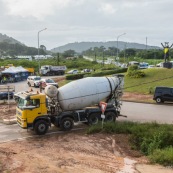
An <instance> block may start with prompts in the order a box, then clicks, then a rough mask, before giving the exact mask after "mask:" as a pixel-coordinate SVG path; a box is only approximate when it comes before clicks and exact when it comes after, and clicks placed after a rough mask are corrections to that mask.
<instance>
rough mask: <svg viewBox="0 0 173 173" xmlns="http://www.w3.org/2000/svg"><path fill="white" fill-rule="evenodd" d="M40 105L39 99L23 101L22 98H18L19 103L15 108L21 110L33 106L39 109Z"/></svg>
mask: <svg viewBox="0 0 173 173" xmlns="http://www.w3.org/2000/svg"><path fill="white" fill-rule="evenodd" d="M39 105H40V100H39V99H28V100H26V99H23V98H19V101H18V103H17V107H18V108H19V109H22V108H24V107H28V106H35V107H39Z"/></svg>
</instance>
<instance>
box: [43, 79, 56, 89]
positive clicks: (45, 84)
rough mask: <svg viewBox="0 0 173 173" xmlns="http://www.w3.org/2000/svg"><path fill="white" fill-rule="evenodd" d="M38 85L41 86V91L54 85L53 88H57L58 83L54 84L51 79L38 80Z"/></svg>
mask: <svg viewBox="0 0 173 173" xmlns="http://www.w3.org/2000/svg"><path fill="white" fill-rule="evenodd" d="M40 85H41V88H42V89H44V88H45V87H46V86H47V85H54V86H56V87H57V88H58V83H56V82H55V81H54V80H52V79H41V80H40Z"/></svg>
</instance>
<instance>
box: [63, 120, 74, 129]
mask: <svg viewBox="0 0 173 173" xmlns="http://www.w3.org/2000/svg"><path fill="white" fill-rule="evenodd" d="M73 126H74V122H73V119H72V118H64V119H62V120H61V122H60V128H61V130H64V131H69V130H71V129H72V128H73Z"/></svg>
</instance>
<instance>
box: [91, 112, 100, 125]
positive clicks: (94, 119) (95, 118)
mask: <svg viewBox="0 0 173 173" xmlns="http://www.w3.org/2000/svg"><path fill="white" fill-rule="evenodd" d="M100 120H101V116H100V115H99V114H91V115H90V116H89V118H88V124H89V125H96V124H98V122H99V121H100Z"/></svg>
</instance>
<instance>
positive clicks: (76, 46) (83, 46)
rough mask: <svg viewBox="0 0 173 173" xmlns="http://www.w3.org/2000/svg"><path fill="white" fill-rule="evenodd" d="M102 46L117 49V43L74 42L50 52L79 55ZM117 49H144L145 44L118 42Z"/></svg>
mask: <svg viewBox="0 0 173 173" xmlns="http://www.w3.org/2000/svg"><path fill="white" fill-rule="evenodd" d="M101 46H104V47H105V48H106V49H107V48H108V47H117V41H108V42H75V43H68V44H66V45H64V46H59V47H56V48H54V49H51V51H52V52H54V53H57V52H60V53H62V52H64V51H66V50H70V49H71V50H75V52H77V53H81V52H83V51H85V50H88V49H90V48H94V47H101ZM118 48H119V49H120V50H123V49H124V48H126V49H127V48H135V49H146V45H145V44H139V43H129V42H123V41H119V42H118ZM147 49H160V47H157V46H149V45H147Z"/></svg>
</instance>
